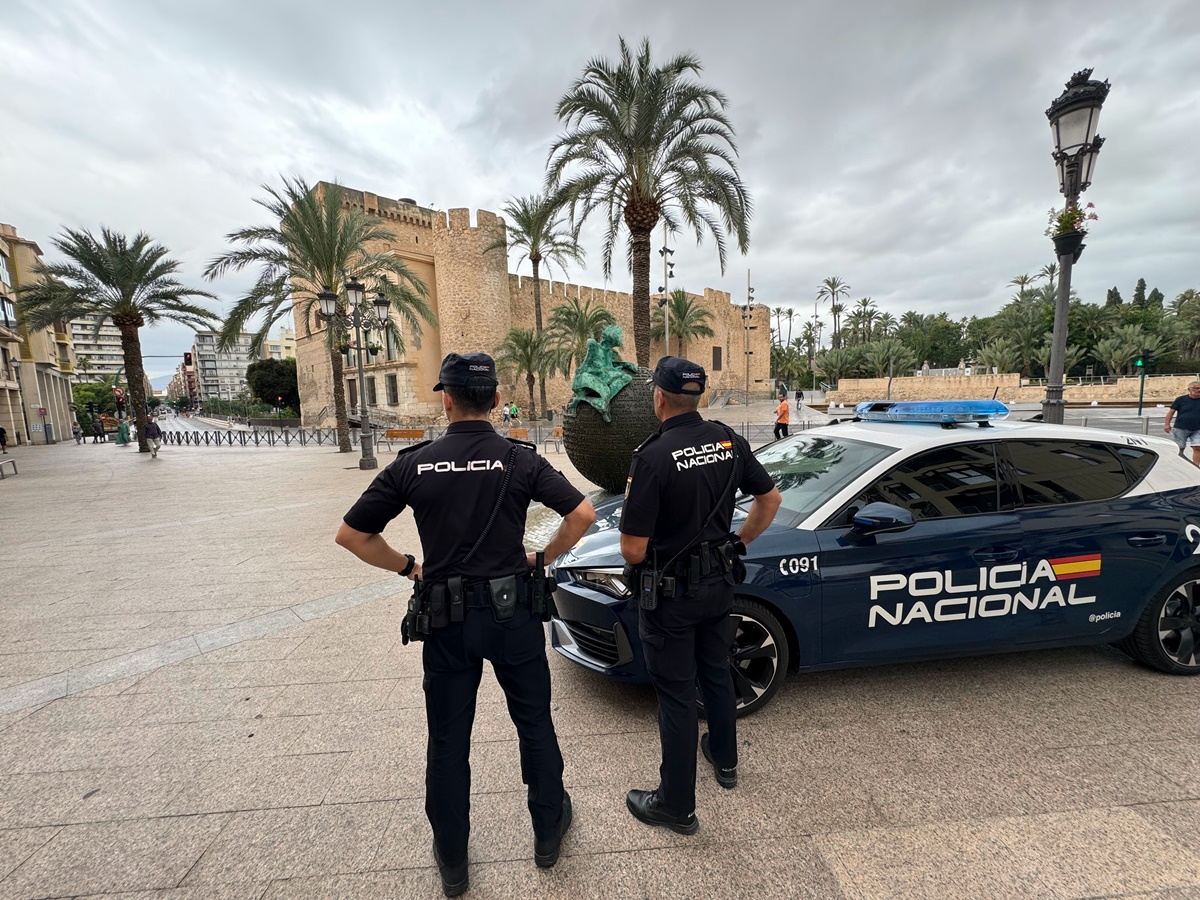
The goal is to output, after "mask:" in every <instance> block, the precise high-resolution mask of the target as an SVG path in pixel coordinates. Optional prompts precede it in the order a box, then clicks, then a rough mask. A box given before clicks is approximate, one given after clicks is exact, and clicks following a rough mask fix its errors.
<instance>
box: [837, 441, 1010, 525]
mask: <svg viewBox="0 0 1200 900" xmlns="http://www.w3.org/2000/svg"><path fill="white" fill-rule="evenodd" d="M868 503H891V504H893V505H895V506H899V507H901V508H902V509H907V510H908V511H909V512H911V513H912V514H913V518H914V519H940V518H943V517H948V516H970V515H977V514H979V513H990V512H996V511H997V510H998V509H999V508H1000V498H999V485H998V484H997V478H996V455H995V451H994V450H993V445H992V444H990V443H987V444H954V445H952V446H949V447H939V448H938V449H936V450H926V451H925V452H923V453H918V454H916V455H914V456H910V457H909V458H908V459H906V460H905V461H904V462H902V463H900V464H899V465H898V466H896V467H895V468H894V469H892V470H891V471H890V472H888V473H887V474H886V475H884V476H883V477H882V478H880V479H879V480H877V481H876V482H875V483H874V484H872V485H871V486H870V487H869V488H867V489H866V490H865V491H863V493H861V494H860V495H859V496H858V497H856V498H855V499H854V500H852V501H851V502H850V503H849V504H848V505H847V506H846V509H845V510H844V511H843V512H842V513H840V514H839V515H838V516H836V517H835V518H834V519H833V521H832V522H831V523H830V524H834V525H848V524H849V523H850V518H851V517H852V516H853V514H854V513H855V512H857V511H858V510H860V509H862V508H863V507H864V506H866V505H867V504H868Z"/></svg>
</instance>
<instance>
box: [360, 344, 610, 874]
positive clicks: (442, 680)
mask: <svg viewBox="0 0 1200 900" xmlns="http://www.w3.org/2000/svg"><path fill="white" fill-rule="evenodd" d="M440 378H441V381H440V382H439V383H438V384H437V385H436V386H435V387H434V390H436V391H444V394H443V395H442V396H443V400H442V405H443V408H444V409H445V411H446V415H447V417H448V418H449V420H450V426H449V428H447V429H446V434H445V436H444V437H442V438H440V439H439V440H436V441H432V442H428V441H427V442H425V443H422V444H417V445H416V446H413V447H410V448H407V449H405V450H404V451H401V453H400V454H399V455H398V456H397V458H396V460H395V461H394V462H393V463H392V464H391V465H389V466H388V467H387V468H386V469H384V470H383V471H382V472H380V473H379V475H378V476H377V477H376V478H375V480H374V481H373V482H372V483H371V486H370V487H369V488H367V490H366V491H365V492H364V493H363V495H362V496H361V497H360V498H359V500H358V502H357V503H355V504H354V506H353V507H352V508H351V509H350V511H349V512H348V513H346V516H345V519H344V522H343V524H342V526H341V529H340V530H339V531H338V534H337V542H338V543H339V544H341V545H342V546H343V547H345V548H346V549H348V550H349V551H350V552H351V553H353V554H354V555H356V556H357V557H359V559H361V560H363V561H364V562H368V563H370V564H371V565H373V566H378V567H379V568H381V569H387V570H390V571H393V572H399V573H400V574H401V575H405V576H408V577H409V578H411V579H413V580H414V581H416V583H417V590H416V591H414V595H413V600H412V601H411V602H410V604H409V613H408V615H407V616H406V617H405V622H404V632H403V633H404V639H405V643H407V641H408V639H409V638H411V639H414V640H424V647H423V649H422V662H423V666H424V671H425V678H424V688H425V714H426V719H427V720H428V725H429V744H428V752H427V759H426V768H425V812H426V814H427V815H428V816H429V822H430V824H431V825H432V826H433V851H434V857H435V859H436V860H437V864H438V869H439V871H440V873H441V877H442V888H443V890H444V892H445V894H446V896H448V897H453V896H457V895H458V894H461V893H462V892H463V891H465V890H466V889H467V886H468V883H469V882H468V873H467V836H468V832H469V831H470V818H469V814H468V810H469V797H470V784H471V773H470V767H469V765H468V756H469V753H470V749H471V726H472V723H473V722H474V718H475V696H476V692H477V690H478V688H479V681H480V677H481V675H482V671H483V660H485V659H487V660H489V661H490V662H491V663H492V668H493V670H494V671H495V673H496V680H497V681H498V682H499V683H500V687H501V688H502V689H503V690H504V694H505V698H506V699H507V701H508V710H509V714H510V715H511V716H512V720H513V724H514V725H516V728H517V734H518V737H519V738H520V750H521V778H522V780H523V781H524V782H525V784H527V785H528V786H529V812H530V815H531V816H532V817H533V833H534V859H535V861H536V863H537V864H538V865H539V866H542V867H547V866H552V865H554V863H555V862H556V861H557V860H558V855H559V848H560V844H561V841H562V836H563V833H564V832H565V831H566V830H567V828H568V827H569V826H570V824H571V798H570V797H569V796H568V795H567V794H566V793H565V792H564V791H563V782H562V772H563V760H562V754H561V753H560V752H559V748H558V738H557V736H556V735H555V733H554V724H553V722H552V721H551V719H550V669H549V667H548V665H547V663H546V636H545V631H544V629H543V627H542V621H543V620H544V619H548V618H549V616H548V610H547V605H548V603H549V598H548V597H547V596H546V590H547V588H548V585H547V584H546V579H545V578H544V571H543V569H542V568H541V567H540V565H538V564H539V563H541V560H542V559H543V558H545V557H549V558H550V559H554V558H555V557H556V556H558V554H560V553H563V552H565V551H566V550H567V549H569V548H570V547H571V546H572V545H574V544H575V543H576V542H577V541H578V540H579V538H580V537H581V536H582V535H583V533H584V531H586V530H587V527H588V526H589V525H591V524H592V522H593V521H594V520H595V517H596V514H595V512H594V511H593V509H592V506H591V504H590V503H588V502H587V501H586V500H585V499H584V498H583V495H582V494H581V493H580V492H579V491H577V490H576V489H575V488H574V487H573V486H572V485H571V484H570V482H568V481H567V479H566V478H564V477H563V475H562V474H561V473H559V472H558V471H556V470H555V469H554V468H553V467H552V466H551V465H550V463H549V462H547V461H546V460H545V459H544V458H543V457H541V456H539V455H538V453H537V449H536V447H534V445H532V444H521V443H518V442H510V441H509V440H507V439H506V438H503V437H501V436H500V435H498V434H497V433H496V432H495V430H494V429H493V428H492V426H491V423H490V422H489V421H488V414H489V412H490V411H491V410H492V409H493V407H495V406H496V404H497V403H498V402H499V399H500V395H499V394H498V393H497V391H496V385H497V380H496V366H495V363H494V362H493V361H492V358H491V357H490V356H487V355H486V354H483V353H468V354H466V355H462V356H460V355H458V354H457V353H451V354H450V355H449V356H447V357H446V358H445V360H443V361H442V368H441V375H440ZM533 500H537V501H540V502H542V503H544V504H545V505H546V506H548V507H549V508H550V509H553V510H554V511H555V512H557V513H558V514H559V515H562V516H564V519H563V522H562V524H561V525H560V526H559V528H558V531H557V532H556V533H555V535H554V537H553V538H552V539H551V541H550V543H549V544H547V545H546V549H545V551H544V554H542V553H539V554H536V555H535V554H533V553H529V554H527V553H526V552H525V549H524V547H523V546H522V544H521V540H522V537H523V536H524V533H525V514H526V512H527V510H528V508H529V504H530V502H531V501H533ZM406 506H411V507H412V510H413V516H414V517H415V519H416V524H417V530H418V532H419V534H420V536H421V550H422V560H423V561H422V562H421V563H418V562H416V560H415V559H414V557H413V556H411V555H407V554H401V553H398V552H397V551H396V550H394V549H392V548H391V547H390V546H388V544H387V542H386V541H385V540H384V538H383V536H382V535H381V534H380V532H381V531H382V530H383V529H384V527H385V526H386V525H387V523H388V522H390V521H391V520H392V519H394V518H395V517H396V516H397V515H399V514H400V512H401V510H403V509H404V508H405V507H406Z"/></svg>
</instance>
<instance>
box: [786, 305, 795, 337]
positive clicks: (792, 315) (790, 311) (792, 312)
mask: <svg viewBox="0 0 1200 900" xmlns="http://www.w3.org/2000/svg"><path fill="white" fill-rule="evenodd" d="M785 315H786V316H787V320H788V339H787V344H786V345H785V346H789V347H790V346H791V344H792V322H793V321H794V320H795V318H796V310H794V309H793V308H792V307H790V306H789V307H788V308H787V312H786V313H785Z"/></svg>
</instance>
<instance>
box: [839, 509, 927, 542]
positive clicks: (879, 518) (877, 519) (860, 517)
mask: <svg viewBox="0 0 1200 900" xmlns="http://www.w3.org/2000/svg"><path fill="white" fill-rule="evenodd" d="M852 522H853V524H851V526H850V531H851V532H852V533H853V534H856V535H858V536H859V537H868V536H870V535H873V534H884V533H887V532H891V531H905V530H906V529H909V528H912V527H913V525H914V524H915V520H914V519H913V515H912V513H911V512H909V511H908V510H907V509H904V508H902V507H899V506H895V505H894V504H891V503H868V504H867V505H866V506H864V507H863V508H862V509H860V510H859V511H858V512H856V513H855V514H854V518H853V520H852Z"/></svg>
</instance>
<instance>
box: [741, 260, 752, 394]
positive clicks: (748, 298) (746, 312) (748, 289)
mask: <svg viewBox="0 0 1200 900" xmlns="http://www.w3.org/2000/svg"><path fill="white" fill-rule="evenodd" d="M753 298H754V288H752V287H750V270H749V269H746V308H745V310H743V312H742V320H743V321H744V322H745V323H746V406H747V407H749V406H750V318H751V317H752V316H753V315H754V313H753V312H751V311H750V303H751V301H752V300H753Z"/></svg>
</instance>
